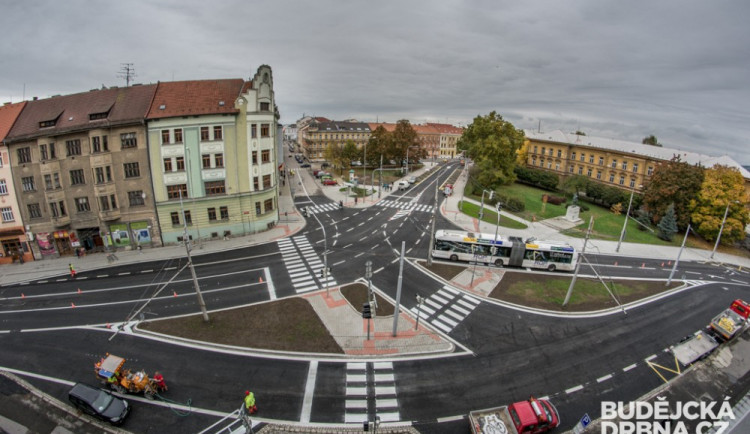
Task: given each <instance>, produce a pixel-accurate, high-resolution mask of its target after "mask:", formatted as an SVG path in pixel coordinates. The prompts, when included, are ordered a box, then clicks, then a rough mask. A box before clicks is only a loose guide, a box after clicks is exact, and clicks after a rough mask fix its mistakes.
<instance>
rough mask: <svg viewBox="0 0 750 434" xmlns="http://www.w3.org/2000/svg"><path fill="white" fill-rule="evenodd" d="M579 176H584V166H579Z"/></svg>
mask: <svg viewBox="0 0 750 434" xmlns="http://www.w3.org/2000/svg"><path fill="white" fill-rule="evenodd" d="M578 174H579V175H583V166H578Z"/></svg>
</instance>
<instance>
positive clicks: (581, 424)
mask: <svg viewBox="0 0 750 434" xmlns="http://www.w3.org/2000/svg"><path fill="white" fill-rule="evenodd" d="M590 423H591V418H590V417H589V414H588V413H584V414H583V417H582V418H581V420H579V421H578V423H577V424H576V426H575V427H574V428H573V432H574V433H575V434H581V433H582V432H583V430H585V429H586V427H587V426H588V425H589V424H590Z"/></svg>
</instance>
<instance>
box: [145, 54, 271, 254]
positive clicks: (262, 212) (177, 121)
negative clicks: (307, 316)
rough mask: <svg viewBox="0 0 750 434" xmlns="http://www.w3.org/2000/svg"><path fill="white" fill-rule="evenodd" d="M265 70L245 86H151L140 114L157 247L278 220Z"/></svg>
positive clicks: (264, 225)
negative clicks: (159, 235)
mask: <svg viewBox="0 0 750 434" xmlns="http://www.w3.org/2000/svg"><path fill="white" fill-rule="evenodd" d="M277 121H278V112H277V110H276V104H275V100H274V92H273V78H272V72H271V68H270V67H269V66H267V65H263V66H261V67H260V68H258V71H257V72H256V74H255V76H254V77H253V78H252V79H251V80H250V81H244V80H243V79H225V80H195V81H178V82H168V83H159V85H158V88H157V90H156V94H155V96H154V99H153V103H152V104H151V107H150V109H149V111H148V114H147V116H146V122H147V125H148V140H149V157H150V162H151V170H152V177H153V184H154V197H155V203H156V210H157V214H158V220H159V222H160V225H161V228H162V238H163V240H164V243H166V244H172V243H177V242H181V241H183V240H184V237H185V233H186V232H187V237H188V238H189V239H192V240H200V239H214V238H222V237H230V236H237V235H246V234H250V233H254V232H259V231H262V230H266V229H268V228H270V227H273V226H274V225H275V224H276V223H277V222H278V216H279V214H278V190H277V187H278V183H279V174H278V170H277V162H278V161H279V156H278V155H277V149H278V147H277V146H275V144H276V137H277V136H278V131H279V128H278V125H277Z"/></svg>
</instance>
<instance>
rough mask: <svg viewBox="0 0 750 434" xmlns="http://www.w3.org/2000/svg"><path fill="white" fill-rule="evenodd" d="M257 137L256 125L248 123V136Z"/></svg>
mask: <svg viewBox="0 0 750 434" xmlns="http://www.w3.org/2000/svg"><path fill="white" fill-rule="evenodd" d="M257 137H258V125H257V124H252V125H250V138H252V139H255V138H257Z"/></svg>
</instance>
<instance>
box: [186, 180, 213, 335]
mask: <svg viewBox="0 0 750 434" xmlns="http://www.w3.org/2000/svg"><path fill="white" fill-rule="evenodd" d="M179 192H180V209H181V210H182V225H183V235H182V241H184V242H185V252H187V258H188V265H189V266H190V274H191V275H192V277H193V288H194V289H195V295H196V296H197V297H198V306H200V308H201V312H202V313H203V321H204V322H208V312H206V302H205V301H203V295H202V294H201V287H200V285H199V284H198V276H196V275H195V267H194V266H193V257H192V256H190V236H189V235H188V230H187V221H186V220H185V207H183V206H182V190H179Z"/></svg>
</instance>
